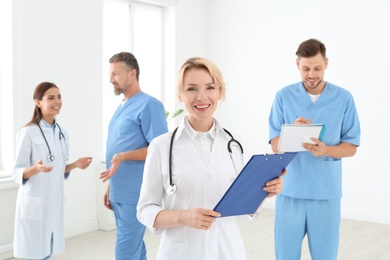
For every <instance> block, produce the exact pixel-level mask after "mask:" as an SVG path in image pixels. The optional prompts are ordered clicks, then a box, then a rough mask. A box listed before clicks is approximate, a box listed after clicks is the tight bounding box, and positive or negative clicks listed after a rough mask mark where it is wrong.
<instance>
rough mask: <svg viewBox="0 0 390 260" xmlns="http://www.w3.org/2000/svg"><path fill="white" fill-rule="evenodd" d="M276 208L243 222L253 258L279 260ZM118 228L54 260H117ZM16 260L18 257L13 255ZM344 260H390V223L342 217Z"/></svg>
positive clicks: (91, 236)
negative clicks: (276, 253)
mask: <svg viewBox="0 0 390 260" xmlns="http://www.w3.org/2000/svg"><path fill="white" fill-rule="evenodd" d="M273 223H274V211H273V210H270V209H263V212H262V217H261V218H260V219H258V220H257V221H255V222H249V221H248V222H241V223H240V228H241V233H242V237H243V239H244V242H245V246H246V249H247V253H248V258H249V259H250V260H255V259H265V260H272V259H275V257H274V252H273ZM115 235H116V231H115V230H113V231H109V232H107V231H94V232H90V233H87V234H84V235H80V236H75V237H71V238H68V239H67V240H66V252H65V253H64V254H61V255H58V256H54V257H52V259H53V260H92V259H93V260H111V259H115V255H114V244H115ZM159 238H160V237H159V236H154V235H152V234H151V233H150V231H149V230H146V233H145V243H146V246H147V250H148V251H147V252H148V259H149V260H153V259H155V258H156V253H157V249H158V245H159ZM12 259H15V258H12ZM301 259H302V260H310V259H311V258H310V254H309V251H308V246H307V241H306V240H305V241H304V243H303V246H302V258H301ZM338 259H340V260H390V225H381V224H373V223H367V222H360V221H352V220H342V221H341V230H340V246H339V257H338Z"/></svg>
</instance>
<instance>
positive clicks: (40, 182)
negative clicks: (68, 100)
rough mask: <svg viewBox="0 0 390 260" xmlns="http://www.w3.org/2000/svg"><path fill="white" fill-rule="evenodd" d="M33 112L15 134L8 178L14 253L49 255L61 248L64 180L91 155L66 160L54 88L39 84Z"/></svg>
mask: <svg viewBox="0 0 390 260" xmlns="http://www.w3.org/2000/svg"><path fill="white" fill-rule="evenodd" d="M33 99H34V102H35V110H34V114H33V117H32V119H31V121H30V122H29V123H27V124H26V126H24V127H23V128H22V129H21V130H20V131H19V132H18V135H17V143H16V160H15V166H14V171H13V178H14V180H15V181H16V182H17V183H18V184H19V185H20V186H19V191H18V197H17V202H16V203H17V204H16V214H15V233H14V256H15V257H17V258H26V259H49V258H50V257H51V255H52V254H58V253H61V252H63V251H64V249H65V248H64V201H63V198H64V179H66V178H67V177H68V176H69V172H70V171H71V170H72V169H74V168H80V169H86V168H87V167H88V166H89V165H90V163H91V161H92V158H91V157H83V158H80V159H78V160H77V161H75V162H73V163H70V164H67V160H68V159H69V155H68V141H69V138H68V134H67V132H66V131H65V129H64V128H62V127H60V126H59V124H58V123H57V121H56V119H55V117H56V115H58V114H59V113H60V110H61V106H62V100H61V93H60V90H59V88H58V87H57V86H56V85H54V84H53V83H50V82H42V83H40V84H39V85H38V86H37V87H36V88H35V91H34V96H33Z"/></svg>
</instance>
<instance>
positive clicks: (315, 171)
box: [269, 82, 360, 200]
mask: <svg viewBox="0 0 390 260" xmlns="http://www.w3.org/2000/svg"><path fill="white" fill-rule="evenodd" d="M298 116H303V117H304V118H307V119H308V118H311V119H312V123H313V124H319V123H323V124H325V126H326V131H325V134H324V136H323V139H322V141H323V142H324V143H325V144H326V145H329V146H333V145H338V144H340V143H342V142H347V143H351V144H353V145H356V146H359V145H360V123H359V118H358V114H357V110H356V107H355V103H354V100H353V97H352V95H351V93H349V92H348V91H347V90H345V89H343V88H341V87H339V86H336V85H334V84H332V83H329V82H327V83H326V86H325V89H324V91H323V92H322V94H321V96H320V97H319V98H318V100H317V101H316V102H315V103H313V101H312V100H311V99H310V97H309V95H308V93H307V91H306V89H305V87H304V86H303V83H302V82H298V83H295V84H292V85H290V86H287V87H284V88H282V89H281V90H279V91H278V92H277V94H276V97H275V100H274V103H273V105H272V108H271V113H270V117H269V133H270V135H269V138H270V139H269V140H272V139H273V138H275V137H277V136H280V130H281V126H282V124H292V123H294V121H295V119H296V118H297V117H298ZM287 170H288V173H287V174H286V175H285V176H284V180H285V182H284V186H283V191H282V193H281V194H283V195H286V196H289V197H293V198H300V199H320V200H321V199H337V198H341V196H342V191H341V188H342V184H341V179H342V165H341V159H339V158H333V157H327V156H323V157H316V156H314V155H312V154H311V153H310V152H299V153H298V154H297V156H296V157H295V159H294V160H293V161H292V162H291V163H290V164H289V166H288V167H287Z"/></svg>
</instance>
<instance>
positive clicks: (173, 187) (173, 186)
mask: <svg viewBox="0 0 390 260" xmlns="http://www.w3.org/2000/svg"><path fill="white" fill-rule="evenodd" d="M177 129H178V127H176V129H175V130H174V131H173V133H172V137H171V142H170V144H169V187H168V189H167V194H168V195H173V194H175V192H176V189H177V186H176V184H174V183H173V180H172V147H173V140H174V139H175V135H176V132H177ZM223 130H224V131H225V132H226V133H227V134H228V135H229V136H230V138H231V139H230V140H229V142H228V144H227V149H228V151H229V155H230V158H231V160H232V162H233V166H234V168H235V170H236V171H237V168H236V165H235V163H234V161H233V157H232V148H231V147H230V146H231V143H236V144H237V145H238V146H239V147H240V150H241V154H244V149H243V148H242V145H241V144H240V142H239V141H237V140H236V139H234V137H233V135H232V134H231V133H230V132H229V131H228V130H226V129H225V128H223Z"/></svg>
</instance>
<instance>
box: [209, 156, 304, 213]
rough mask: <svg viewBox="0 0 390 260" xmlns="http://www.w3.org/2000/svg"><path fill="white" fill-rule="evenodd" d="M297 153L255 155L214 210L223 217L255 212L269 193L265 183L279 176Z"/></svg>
mask: <svg viewBox="0 0 390 260" xmlns="http://www.w3.org/2000/svg"><path fill="white" fill-rule="evenodd" d="M296 154H297V153H295V152H294V153H283V154H265V155H263V154H257V155H253V156H252V157H251V159H250V160H249V161H248V163H247V164H246V165H245V166H244V168H243V169H242V170H241V172H240V174H239V175H238V176H237V178H236V179H235V180H234V182H233V183H232V185H231V186H230V187H229V189H228V190H227V191H226V193H225V195H223V197H222V199H221V200H220V201H219V202H218V204H217V205H216V206H215V208H214V209H213V210H214V211H217V212H219V213H220V214H221V217H229V216H239V215H247V214H253V213H255V212H256V210H257V208H258V207H259V206H260V204H261V202H262V201H263V200H264V199H265V197H266V196H267V195H268V192H266V191H264V190H263V187H264V186H265V184H266V183H267V182H268V181H270V180H273V179H275V178H277V177H279V176H280V174H281V173H282V171H283V169H285V168H286V167H287V165H288V164H289V163H290V162H291V161H292V160H293V159H294V157H295V155H296ZM287 174H288V173H287Z"/></svg>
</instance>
